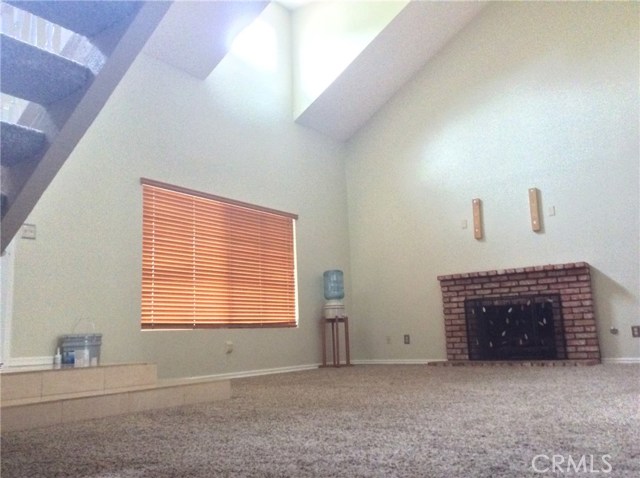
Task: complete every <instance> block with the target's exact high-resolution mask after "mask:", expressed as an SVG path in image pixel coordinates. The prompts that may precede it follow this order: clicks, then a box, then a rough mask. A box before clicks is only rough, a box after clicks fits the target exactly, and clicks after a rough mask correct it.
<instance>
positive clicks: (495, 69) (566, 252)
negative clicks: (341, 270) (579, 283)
mask: <svg viewBox="0 0 640 478" xmlns="http://www.w3.org/2000/svg"><path fill="white" fill-rule="evenodd" d="M638 31H639V29H638V5H637V4H620V3H606V4H604V3H583V2H580V3H558V2H553V3H540V2H531V3H519V2H508V3H499V4H492V5H489V6H488V7H487V8H486V9H485V11H483V12H482V13H481V14H480V16H479V18H478V19H476V20H475V21H474V22H473V23H472V24H471V25H470V26H469V27H468V28H467V29H466V30H464V31H463V32H462V34H461V35H459V36H458V37H456V39H455V40H454V41H453V42H452V43H450V44H449V45H448V46H446V47H445V49H444V50H443V51H441V53H440V54H439V55H438V56H437V57H436V58H435V59H434V60H433V62H432V63H430V64H428V65H427V67H426V68H425V69H424V70H423V71H422V72H421V73H420V74H419V75H418V76H417V77H416V78H415V79H414V80H413V81H412V82H411V83H410V84H408V85H407V86H406V87H405V88H404V89H403V90H402V91H401V92H400V93H399V94H398V95H397V96H396V97H395V98H394V99H393V100H392V101H391V102H390V103H388V104H387V105H386V106H385V107H384V108H383V109H382V110H381V111H380V112H379V113H378V114H377V115H376V116H375V117H374V119H373V120H372V121H371V122H370V123H369V124H368V126H367V127H366V128H365V130H363V131H362V132H361V133H360V134H359V135H358V136H357V137H356V138H355V139H354V140H353V141H352V142H351V144H350V145H349V153H348V158H347V162H346V164H347V188H348V198H349V228H350V241H351V275H352V276H351V279H352V284H353V296H352V300H353V302H354V310H353V312H352V314H351V315H352V316H353V318H354V322H355V324H356V328H355V330H354V333H353V337H354V342H355V343H354V355H356V356H357V357H358V358H360V359H375V360H380V359H383V360H411V359H415V360H422V359H430V358H444V357H445V348H444V344H445V342H444V332H443V323H442V322H443V319H442V301H441V297H440V290H439V284H438V281H437V279H436V277H437V276H438V275H440V274H451V273H457V272H469V271H480V270H487V269H497V268H509V267H517V266H530V265H538V264H549V263H564V262H574V261H587V262H589V263H590V264H591V265H592V266H593V268H594V269H593V281H594V287H595V305H596V311H597V320H598V326H599V335H600V339H601V347H602V352H603V356H604V357H608V358H624V357H636V358H637V357H640V341H639V340H638V339H632V338H631V333H630V326H631V324H638V323H640V322H639V320H640V319H639V318H640V313H639V312H640V307H639V297H638V295H639V290H640V281H639V278H638V274H639V272H638V262H639V257H640V256H639V250H638V244H639V224H638V216H639V215H638V211H639V207H638V206H639V205H638V201H639V188H638V181H639V170H638V158H639V151H638V144H639V135H638V111H639V104H638V80H639V72H638V58H639V50H638V40H639V38H638ZM530 187H537V188H539V189H540V191H541V198H542V208H543V210H544V212H545V216H544V231H543V232H541V233H534V232H532V231H531V226H530V222H529V209H528V208H529V205H528V196H527V190H528V188H530ZM473 198H481V199H482V201H483V205H484V225H485V231H486V236H485V239H483V240H481V241H476V240H475V239H474V238H473V230H472V228H471V223H472V215H471V214H472V210H471V200H472V199H473ZM551 207H554V208H555V212H556V214H555V216H549V215H548V212H549V208H551ZM462 221H468V223H469V227H468V228H467V229H462V227H461V224H462ZM610 326H616V327H618V328H619V329H620V334H619V335H618V336H614V335H611V334H610V333H609V332H608V331H609V327H610ZM403 334H411V338H412V343H411V345H408V346H407V345H403V344H402V335H403ZM387 338H389V340H390V342H391V343H390V344H388V343H387Z"/></svg>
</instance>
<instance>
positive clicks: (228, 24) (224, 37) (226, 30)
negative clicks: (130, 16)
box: [144, 0, 269, 80]
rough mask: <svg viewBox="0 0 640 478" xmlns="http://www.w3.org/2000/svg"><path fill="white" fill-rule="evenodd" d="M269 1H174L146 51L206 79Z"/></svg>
mask: <svg viewBox="0 0 640 478" xmlns="http://www.w3.org/2000/svg"><path fill="white" fill-rule="evenodd" d="M268 4H269V1H268V0H265V1H242V2H238V1H236V0H230V1H213V2H212V1H180V2H174V3H173V5H172V6H171V8H170V9H169V11H168V12H167V15H166V16H165V18H164V19H163V21H162V23H161V24H160V25H159V26H158V28H157V29H156V31H155V32H154V34H153V36H152V37H151V38H150V40H149V42H148V43H147V45H146V47H145V50H144V52H145V53H147V54H148V55H151V56H153V57H155V58H157V59H159V60H162V61H164V62H165V63H168V64H169V65H171V66H174V67H176V68H178V69H180V70H182V71H185V72H187V73H189V74H190V75H193V76H195V77H196V78H199V79H201V80H204V79H205V78H206V77H207V76H209V74H210V73H211V72H212V71H213V70H214V68H215V67H216V66H217V65H218V63H219V62H220V61H221V60H222V59H223V58H224V56H225V55H226V54H227V52H228V50H229V46H230V45H231V41H232V40H233V38H234V37H235V36H236V35H237V34H238V33H240V31H242V29H244V27H246V26H247V25H249V24H250V23H251V22H252V21H253V20H255V19H256V17H257V16H258V15H260V13H261V12H262V10H264V8H265V7H266V6H267V5H268Z"/></svg>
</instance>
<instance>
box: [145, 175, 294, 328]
mask: <svg viewBox="0 0 640 478" xmlns="http://www.w3.org/2000/svg"><path fill="white" fill-rule="evenodd" d="M141 183H142V196H143V202H142V204H143V219H142V320H141V324H142V328H143V329H192V328H215V327H295V326H296V325H297V301H296V297H297V293H296V292H297V291H296V261H295V220H296V219H297V216H296V215H295V214H290V213H285V212H280V211H275V210H272V209H267V208H263V207H260V206H253V205H250V204H246V203H241V202H238V201H234V200H230V199H225V198H220V197H217V196H213V195H210V194H206V193H201V192H197V191H192V190H188V189H184V188H181V187H178V186H172V185H168V184H164V183H160V182H157V181H152V180H149V179H141Z"/></svg>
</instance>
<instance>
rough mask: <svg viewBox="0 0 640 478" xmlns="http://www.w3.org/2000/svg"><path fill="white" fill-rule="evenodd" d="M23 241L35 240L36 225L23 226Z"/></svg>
mask: <svg viewBox="0 0 640 478" xmlns="http://www.w3.org/2000/svg"><path fill="white" fill-rule="evenodd" d="M21 237H22V238H23V239H35V238H36V225H35V224H23V225H22V236H21Z"/></svg>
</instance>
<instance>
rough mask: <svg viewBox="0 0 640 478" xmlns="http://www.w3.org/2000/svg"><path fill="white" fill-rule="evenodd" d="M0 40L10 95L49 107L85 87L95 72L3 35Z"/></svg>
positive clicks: (4, 79) (4, 88) (3, 86)
mask: <svg viewBox="0 0 640 478" xmlns="http://www.w3.org/2000/svg"><path fill="white" fill-rule="evenodd" d="M53 3H59V2H53ZM0 41H1V45H2V60H1V62H0V68H1V69H2V81H1V85H0V86H1V89H2V92H3V93H6V94H8V95H11V96H16V97H18V98H22V99H24V100H27V101H33V102H35V103H39V104H41V105H48V104H50V103H54V102H56V101H58V100H61V99H63V98H66V97H67V96H69V95H70V94H72V93H73V92H75V91H77V90H79V89H81V88H84V87H85V86H86V85H87V83H88V81H89V80H90V79H91V78H92V77H93V74H92V73H91V70H89V69H88V68H86V67H85V66H83V65H81V64H79V63H76V62H75V61H72V60H69V59H67V58H63V57H61V56H59V55H56V54H54V53H51V52H48V51H46V50H42V49H41V48H38V47H35V46H33V45H30V44H28V43H25V42H22V41H20V40H17V39H15V38H13V37H10V36H8V35H4V34H2V35H0Z"/></svg>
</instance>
